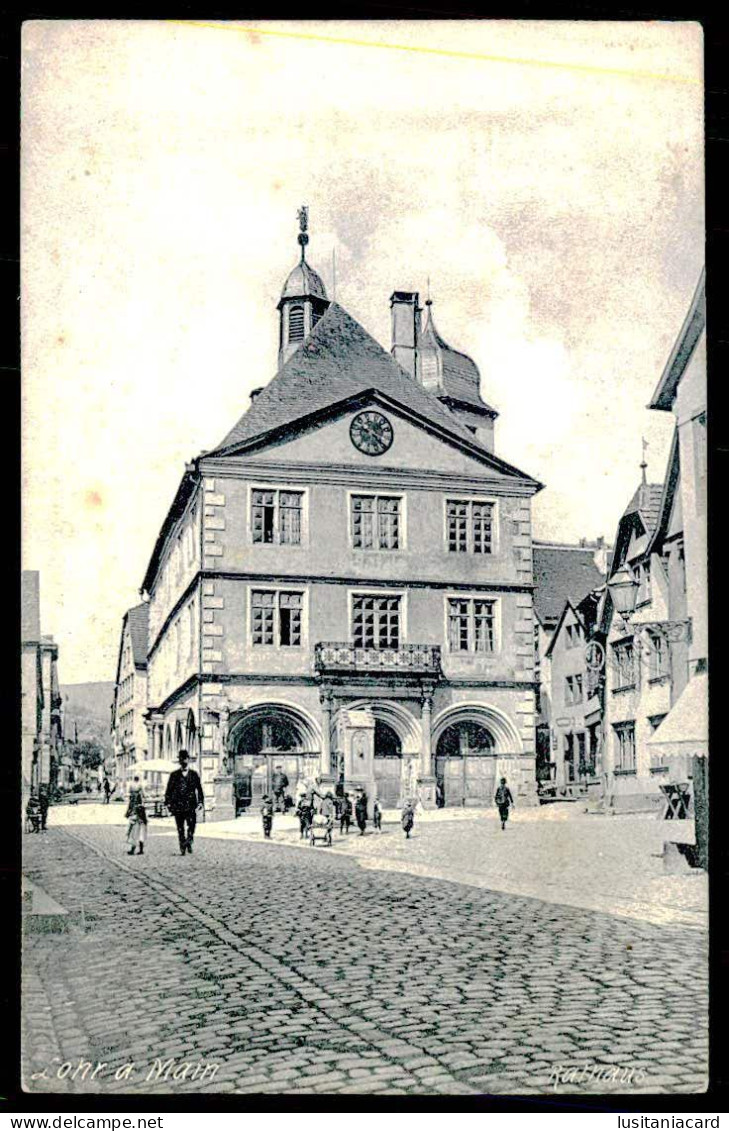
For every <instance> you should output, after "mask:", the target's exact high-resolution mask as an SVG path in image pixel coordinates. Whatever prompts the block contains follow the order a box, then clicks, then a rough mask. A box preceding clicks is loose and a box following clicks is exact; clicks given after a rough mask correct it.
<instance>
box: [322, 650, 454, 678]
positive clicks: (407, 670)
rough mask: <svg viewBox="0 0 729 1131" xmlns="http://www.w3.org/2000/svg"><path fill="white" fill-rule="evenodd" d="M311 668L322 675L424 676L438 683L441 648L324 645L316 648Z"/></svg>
mask: <svg viewBox="0 0 729 1131" xmlns="http://www.w3.org/2000/svg"><path fill="white" fill-rule="evenodd" d="M314 667H315V670H316V671H317V672H322V673H323V672H330V673H336V672H342V673H347V672H350V673H362V674H365V673H366V674H368V675H373V674H378V673H379V674H381V675H421V676H422V675H427V676H430V677H431V678H435V679H437V678H439V676H440V674H441V666H440V648H439V647H438V646H437V645H431V644H402V645H401V646H400V647H399V648H357V647H355V645H354V644H347V643H346V642H341V641H324V642H322V643H320V644H317V645H315V648H314Z"/></svg>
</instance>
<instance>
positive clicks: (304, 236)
mask: <svg viewBox="0 0 729 1131" xmlns="http://www.w3.org/2000/svg"><path fill="white" fill-rule="evenodd" d="M296 218H297V219H298V221H299V235H298V241H299V243H300V244H301V258H302V260H303V259H304V256H305V254H306V245H307V244H308V242H309V235H308V229H309V206H308V204H302V205H301V208H300V209H299V211H298V212H297V213H296Z"/></svg>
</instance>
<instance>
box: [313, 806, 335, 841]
mask: <svg viewBox="0 0 729 1131" xmlns="http://www.w3.org/2000/svg"><path fill="white" fill-rule="evenodd" d="M332 825H333V821H332V818H331V817H327V816H325V814H324V813H317V814H316V816H315V817H314V819H313V821H312V822H311V828H310V829H309V844H310V845H311V847H312V848H313V847H314V845H315V844H316V842H317V841H318V840H321V841H323V842H324V844H327V845H329V847H330V848H331V846H332Z"/></svg>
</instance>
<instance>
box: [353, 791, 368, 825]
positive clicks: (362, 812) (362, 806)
mask: <svg viewBox="0 0 729 1131" xmlns="http://www.w3.org/2000/svg"><path fill="white" fill-rule="evenodd" d="M354 819H355V820H356V822H357V828H358V829H359V835H360V836H364V834H365V829H366V828H367V794H366V793H365V792H364V790H362V792H361V793H360V794H359V795H358V797H357V800H356V801H355V803H354Z"/></svg>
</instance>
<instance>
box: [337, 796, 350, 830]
mask: <svg viewBox="0 0 729 1131" xmlns="http://www.w3.org/2000/svg"><path fill="white" fill-rule="evenodd" d="M351 824H352V802H351V801H350V799H349V794H348V793H345V795H344V797H343V798H342V806H341V815H340V817H339V831H340V833H347V835H349V826H350V825H351Z"/></svg>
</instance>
